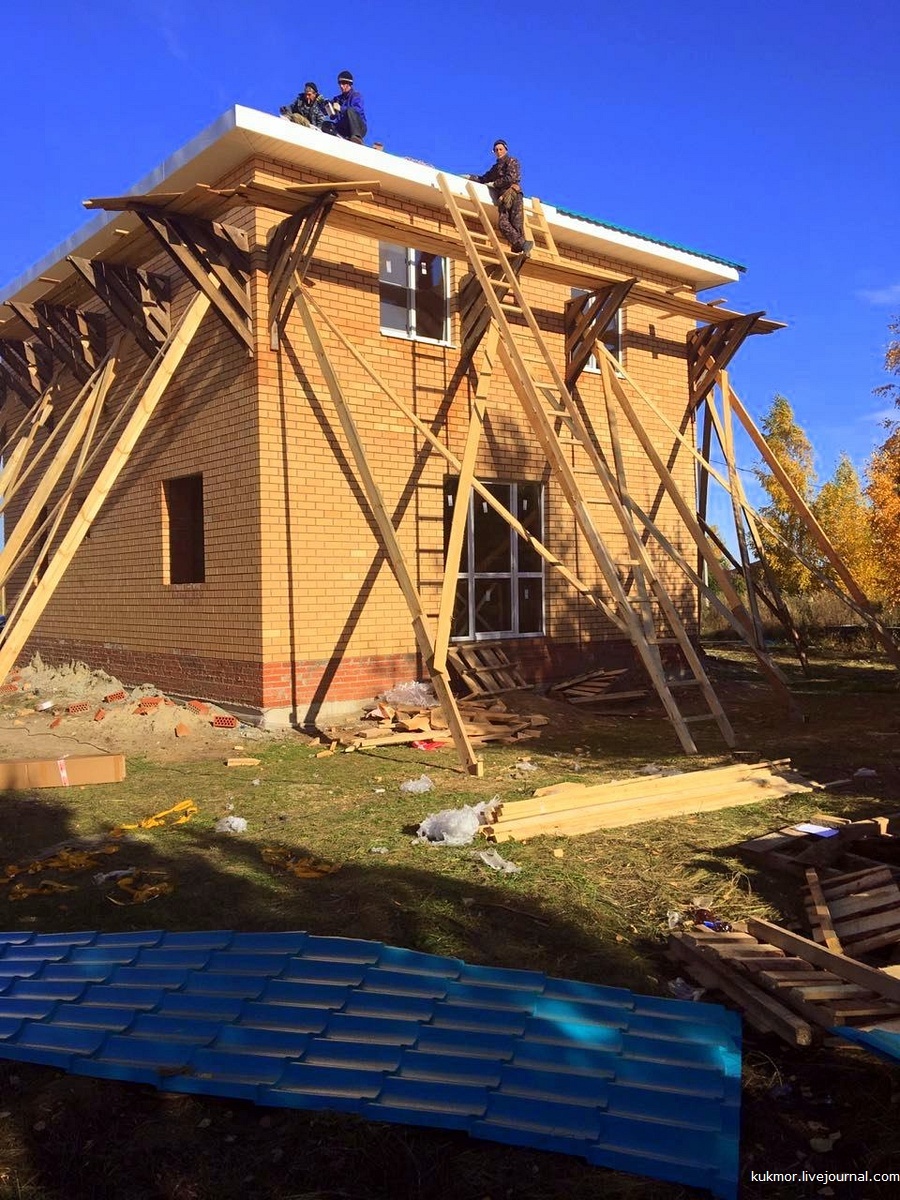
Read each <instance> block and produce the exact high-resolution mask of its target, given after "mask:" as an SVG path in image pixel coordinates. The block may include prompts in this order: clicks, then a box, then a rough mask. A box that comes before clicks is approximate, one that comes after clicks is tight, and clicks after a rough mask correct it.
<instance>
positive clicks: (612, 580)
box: [437, 174, 735, 754]
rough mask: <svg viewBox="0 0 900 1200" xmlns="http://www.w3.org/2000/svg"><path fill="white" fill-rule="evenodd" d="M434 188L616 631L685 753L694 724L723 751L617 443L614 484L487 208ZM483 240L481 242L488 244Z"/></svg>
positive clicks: (712, 708) (708, 693)
mask: <svg viewBox="0 0 900 1200" xmlns="http://www.w3.org/2000/svg"><path fill="white" fill-rule="evenodd" d="M437 179H438V185H439V187H440V188H441V191H442V193H443V196H444V200H445V202H446V205H447V209H448V211H449V213H450V216H451V218H452V220H453V223H454V225H455V226H456V229H457V232H458V233H459V235H460V238H461V239H462V242H463V245H464V246H465V249H466V254H467V256H468V259H469V263H470V265H471V267H472V270H473V272H474V273H475V276H476V278H477V279H478V281H479V283H480V284H481V288H482V291H483V293H484V295H485V298H486V300H487V303H488V306H489V308H490V311H491V317H492V322H493V324H494V325H495V326H496V329H497V333H498V336H499V343H498V351H499V357H500V361H501V362H502V364H503V367H504V369H505V371H506V373H507V375H508V376H509V379H510V382H511V383H512V386H513V389H514V390H515V392H516V394H517V396H518V398H519V400H520V402H521V404H522V407H523V410H524V412H525V414H526V416H527V418H528V421H529V423H530V425H531V427H532V429H533V431H534V433H535V436H536V437H537V439H538V441H539V443H540V445H541V448H542V450H543V451H544V454H545V456H546V458H547V461H548V463H549V464H550V467H551V469H552V471H553V474H554V477H555V478H556V480H557V482H558V483H559V485H560V487H561V489H562V492H563V494H564V496H565V498H566V501H567V503H568V504H569V507H570V508H571V510H572V513H573V516H574V518H575V520H576V523H577V524H578V527H579V529H580V530H581V532H582V534H583V535H584V537H585V540H586V542H587V544H588V546H589V547H590V550H591V553H592V555H593V557H594V559H595V561H596V563H597V565H598V567H599V569H600V573H601V575H602V577H603V579H604V582H605V584H606V586H607V588H608V589H609V592H610V595H611V597H612V608H613V610H614V613H615V616H616V618H617V623H618V624H619V627H620V628H621V629H622V630H623V632H624V633H625V634H626V636H627V637H628V638H629V640H630V641H631V643H632V645H633V646H634V648H635V651H636V652H637V654H638V656H639V658H640V660H641V662H642V663H643V665H644V668H645V669H646V671H647V674H648V676H649V678H650V680H651V682H652V684H653V686H654V688H655V690H656V692H657V695H658V696H659V698H660V700H661V701H662V704H663V707H664V709H665V711H666V713H667V715H668V717H669V720H670V721H671V723H672V725H673V727H674V729H675V732H676V734H677V735H678V738H679V741H680V742H681V745H682V748H683V749H684V751H685V753H687V754H696V753H697V746H696V744H695V742H694V739H693V737H692V735H691V731H690V728H689V726H690V725H691V724H693V723H695V722H696V721H698V720H704V721H715V722H716V724H717V725H718V728H719V731H720V732H721V734H722V737H723V739H724V740H725V742H726V744H727V745H728V746H733V745H734V743H735V737H734V732H733V730H732V728H731V725H730V723H729V721H728V718H727V717H726V715H725V713H724V711H723V709H722V706H721V704H720V703H719V701H718V698H717V697H716V694H715V691H714V690H713V687H712V684H711V683H710V681H709V679H708V677H707V675H706V673H705V671H704V669H703V665H702V663H701V661H700V659H699V656H698V655H697V652H696V650H695V648H694V646H693V644H692V643H691V641H690V638H689V636H688V634H687V631H686V629H685V627H684V624H683V622H682V621H681V618H680V617H679V615H678V612H677V609H676V607H675V605H674V603H673V602H672V599H671V597H670V596H669V594H668V592H667V591H666V589H665V587H664V585H663V582H662V580H661V579H660V578H659V576H658V575H657V573H656V571H655V569H654V567H653V563H652V561H651V559H650V556H649V554H648V552H647V548H646V546H645V545H644V543H643V541H642V539H641V537H640V535H639V533H638V531H637V529H636V526H635V523H634V521H633V518H632V516H631V512H630V509H629V508H628V505H627V501H626V500H625V499H623V488H624V483H623V478H622V477H623V473H624V468H623V466H622V460H621V450H620V447H619V446H618V442H616V443H615V445H616V450H615V455H616V458H617V460H619V461H618V462H617V469H618V474H619V478H618V479H617V478H616V476H615V474H614V473H613V471H612V470H611V468H610V465H609V463H608V462H607V461H606V459H605V457H604V456H603V454H602V452H601V451H600V450H599V448H598V447H597V445H596V442H595V439H593V438H592V437H591V434H590V431H589V430H588V428H587V426H586V425H585V423H584V421H583V419H582V417H581V414H580V412H579V410H578V407H577V406H576V404H575V403H574V401H573V399H572V396H571V394H570V393H569V391H568V389H567V387H566V385H565V382H564V380H563V378H562V376H561V375H560V372H559V370H558V368H557V367H556V364H555V362H554V360H553V356H552V354H551V352H550V349H549V347H548V346H547V343H546V341H545V340H544V337H543V335H542V334H541V331H540V328H539V326H538V323H537V320H536V318H535V316H534V313H533V312H532V310H531V308H530V306H529V304H528V302H527V300H526V298H525V295H524V293H523V291H522V288H521V286H520V284H519V280H518V278H517V275H516V272H515V270H514V267H513V264H512V263H511V262H510V260H509V258H508V257H507V255H506V253H505V251H504V249H503V247H502V245H501V243H500V240H499V238H498V236H497V234H496V232H495V230H494V228H493V225H492V224H491V220H490V217H489V215H488V211H487V209H486V208H485V207H484V205H483V204H482V202H481V201H480V199H479V198H478V195H477V193H476V192H475V189H474V188H473V187H472V186H471V185H469V187H468V196H469V203H468V204H467V205H466V211H465V212H464V211H463V209H462V208H461V206H460V204H459V203H458V201H457V199H456V197H455V196H454V195H453V192H452V191H451V189H450V186H449V183H448V181H447V179H446V177H445V176H444V175H443V174H438V177H437ZM473 211H474V212H475V213H476V214H477V215H478V217H479V218H480V223H481V230H479V231H478V232H479V233H481V231H482V230H483V235H484V236H483V237H479V238H477V240H476V238H475V237H473V236H472V230H470V228H469V224H468V222H467V219H466V218H467V216H469V217H471V214H472V212H473ZM485 239H486V241H485ZM482 245H485V246H486V249H487V251H488V254H487V258H488V263H490V264H494V263H497V262H499V264H500V266H501V268H502V272H503V277H504V279H505V282H506V284H507V285H508V293H509V294H511V298H510V300H509V301H504V302H501V301H500V300H499V299H498V297H497V291H496V288H497V279H496V278H492V277H491V275H490V272H489V269H488V264H487V263H486V262H485V255H484V254H483V253H482V248H481V247H482ZM508 313H515V314H516V315H518V316H521V318H522V319H523V321H524V323H525V325H526V326H527V328H528V330H529V332H530V334H531V338H532V345H533V346H534V347H536V348H537V350H538V352H539V357H538V358H536V359H535V358H532V359H526V358H525V357H524V356H523V354H522V352H521V349H520V347H519V344H518V342H517V340H516V336H515V334H514V332H513V330H512V328H511V326H510V324H509V320H508V317H507V314H508ZM541 365H543V367H544V371H542V374H545V375H546V376H548V378H546V379H536V378H535V377H534V372H533V371H532V369H531V368H532V366H541ZM573 443H574V444H575V445H576V446H577V447H579V448H580V449H581V450H583V451H584V453H585V454H586V455H587V458H588V461H589V463H590V466H591V471H590V474H591V475H592V476H594V477H596V478H599V480H600V482H601V484H602V486H603V489H604V492H605V494H606V498H607V500H608V501H609V503H610V505H611V507H612V508H613V511H614V512H615V514H616V516H617V518H618V520H619V523H620V525H621V527H622V530H623V532H624V534H625V536H626V539H627V541H628V547H629V552H630V556H631V564H630V565H631V571H632V575H633V579H634V582H635V591H636V597H637V601H636V603H634V602H632V601H631V600H630V599H629V596H628V594H627V592H626V590H625V587H624V585H623V583H622V581H621V580H620V578H619V574H618V570H617V565H616V563H615V561H614V559H613V557H612V555H611V553H610V551H609V548H608V547H607V545H606V543H605V541H604V540H603V538H602V536H601V534H600V532H599V530H598V528H597V526H596V524H595V522H594V519H593V516H592V514H591V510H590V506H589V503H588V501H587V499H586V497H585V495H584V492H583V490H582V488H581V487H580V485H579V483H578V477H577V475H576V472H575V471H574V469H573V468H572V467H571V466H570V464H569V460H568V450H569V449H571V447H572V444H573ZM656 610H658V612H659V613H660V616H661V617H663V618H664V619H665V622H666V624H667V625H668V628H669V630H670V631H671V637H667V638H665V639H662V638H660V637H658V636H657V629H656V620H655V615H654V614H655V611H656ZM663 641H667V642H673V643H674V644H677V645H678V646H679V648H680V650H681V652H682V655H683V657H684V661H685V662H686V664H687V666H688V669H689V671H690V673H691V678H690V680H679V681H675V680H671V679H669V678H668V677H667V675H666V671H665V668H664V666H663V662H662V656H661V654H660V644H661V642H663ZM685 682H692V683H694V684H695V685H697V687H698V690H699V695H700V697H701V698H702V700H703V702H704V703H705V705H706V711H705V712H704V713H703V714H702V715H701V716H692V717H685V716H684V715H683V714H682V712H681V710H680V708H679V706H678V703H677V701H676V699H675V696H674V694H673V688H674V687H676V686H678V685H680V684H683V683H685Z"/></svg>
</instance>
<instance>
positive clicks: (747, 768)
mask: <svg viewBox="0 0 900 1200" xmlns="http://www.w3.org/2000/svg"><path fill="white" fill-rule="evenodd" d="M789 766H790V760H789V759H775V760H773V761H772V762H759V763H730V764H728V765H726V766H723V767H708V768H705V769H704V770H699V771H683V772H680V773H679V774H677V775H633V776H629V777H628V778H627V779H613V780H610V781H609V782H608V783H595V784H583V783H569V782H567V783H559V784H551V785H549V786H548V787H543V788H538V789H537V790H536V791H535V792H534V794H533V795H532V796H531V797H530V798H529V799H527V800H514V801H512V802H511V803H508V804H504V806H503V808H502V810H501V811H502V813H503V815H504V816H505V817H507V818H508V819H510V820H513V819H515V818H518V817H520V816H521V817H525V816H531V815H535V814H544V813H547V812H559V811H564V810H566V809H567V808H569V807H594V806H595V805H597V804H603V803H612V802H615V801H617V800H626V799H628V800H633V799H635V798H637V799H638V800H639V799H640V797H641V796H645V797H646V798H647V800H648V801H652V800H653V799H654V798H669V797H671V796H672V795H674V794H675V793H682V792H685V791H696V790H698V789H700V788H705V787H708V786H710V785H726V786H727V785H731V784H733V783H737V782H743V781H744V780H746V779H753V778H755V777H762V778H766V777H768V776H771V777H777V776H776V775H775V772H777V771H778V770H780V769H781V768H783V767H789ZM554 797H559V798H554Z"/></svg>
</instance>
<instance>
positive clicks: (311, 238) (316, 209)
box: [267, 191, 337, 350]
mask: <svg viewBox="0 0 900 1200" xmlns="http://www.w3.org/2000/svg"><path fill="white" fill-rule="evenodd" d="M336 199H337V192H335V191H331V192H325V193H323V194H322V195H320V196H318V197H316V199H315V200H314V201H313V202H312V203H311V205H310V206H309V207H308V208H306V209H303V210H301V211H300V212H298V213H295V214H294V216H292V217H288V218H287V219H286V220H285V221H282V222H281V224H280V225H278V226H276V227H275V229H274V230H273V231H272V236H271V238H270V240H269V247H268V251H267V262H268V273H269V348H270V349H271V350H277V349H278V339H279V336H280V331H281V329H283V328H284V325H285V323H286V321H287V319H288V316H289V314H290V310H291V306H292V305H293V303H294V297H293V293H292V292H291V281H292V280H295V281H296V282H297V283H299V284H302V283H303V281H304V279H305V278H306V272H307V271H308V270H309V265H310V263H311V262H312V259H313V255H314V254H315V252H316V246H317V245H318V243H319V238H320V237H321V236H322V230H323V229H324V228H325V222H326V221H327V220H328V214H329V213H330V212H331V210H332V208H333V207H334V202H335V200H336ZM285 300H287V304H286V305H285ZM282 309H284V311H282Z"/></svg>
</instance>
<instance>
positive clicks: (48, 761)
mask: <svg viewBox="0 0 900 1200" xmlns="http://www.w3.org/2000/svg"><path fill="white" fill-rule="evenodd" d="M124 778H125V755H124V754H73V755H71V756H70V757H68V758H31V759H29V758H14V759H8V760H7V761H5V762H0V790H4V791H5V790H24V789H26V788H48V787H77V786H78V785H79V784H86V783H119V782H120V781H121V780H123V779H124Z"/></svg>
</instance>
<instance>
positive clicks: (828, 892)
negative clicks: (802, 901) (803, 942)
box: [806, 866, 900, 958]
mask: <svg viewBox="0 0 900 1200" xmlns="http://www.w3.org/2000/svg"><path fill="white" fill-rule="evenodd" d="M806 887H807V894H806V913H807V917H808V919H809V923H810V928H811V929H812V932H813V937H814V938H815V939H816V941H817V942H819V943H821V944H822V945H825V946H827V947H828V949H829V950H833V951H835V953H837V954H849V955H850V956H851V957H853V958H858V957H859V956H860V955H862V954H868V953H871V952H872V951H873V950H882V949H884V947H885V946H892V945H895V944H896V943H897V942H900V887H898V886H897V882H896V880H895V879H894V877H893V875H892V874H891V870H890V868H889V867H886V866H885V867H878V866H875V867H870V868H867V869H865V870H862V871H852V872H848V873H847V874H844V875H836V876H832V877H831V878H829V879H820V878H819V875H818V872H817V871H816V869H815V867H808V868H807V870H806Z"/></svg>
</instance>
